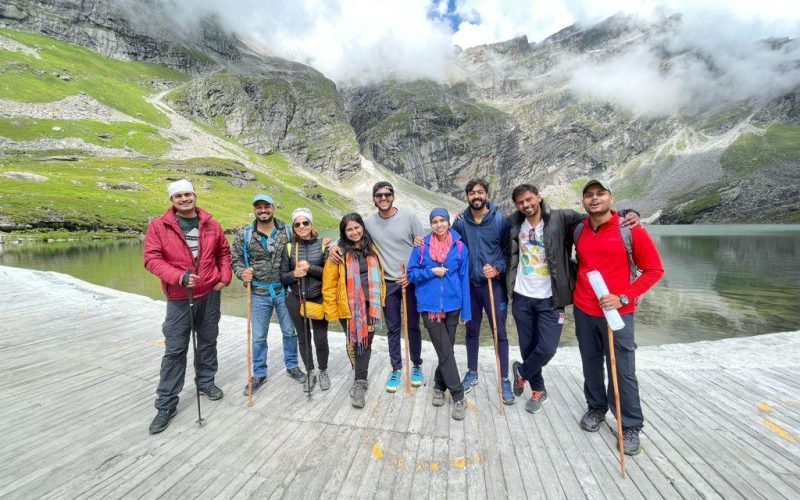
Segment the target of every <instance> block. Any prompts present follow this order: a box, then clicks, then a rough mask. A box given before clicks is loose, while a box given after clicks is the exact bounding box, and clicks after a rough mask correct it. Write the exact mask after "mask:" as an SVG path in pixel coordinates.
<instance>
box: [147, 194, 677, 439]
mask: <svg viewBox="0 0 800 500" xmlns="http://www.w3.org/2000/svg"><path fill="white" fill-rule="evenodd" d="M168 193H169V196H170V201H171V203H172V206H171V207H170V208H169V209H168V210H167V211H166V212H165V213H164V214H163V215H162V216H160V217H157V218H155V219H153V221H151V223H150V225H149V227H148V231H147V235H146V237H145V250H144V254H145V257H144V260H145V267H146V268H147V269H148V270H149V271H151V272H152V273H154V274H155V275H157V276H158V277H159V278H161V281H162V288H163V289H164V292H165V294H166V295H167V298H168V305H167V317H166V320H165V321H164V324H163V333H164V336H165V338H166V342H165V345H166V349H165V353H164V357H163V359H162V366H161V379H160V382H159V387H158V390H157V395H158V397H157V399H156V404H155V406H156V409H157V410H158V412H157V414H156V417H155V419H154V420H153V422H152V423H151V426H150V432H151V433H157V432H161V431H163V430H164V429H165V428H166V427H167V426H168V425H169V421H170V419H171V418H172V417H173V416H174V415H175V412H176V408H177V402H178V394H179V393H180V390H181V389H182V387H183V379H184V374H185V367H186V356H187V351H188V342H189V334H190V329H191V326H190V321H189V319H188V317H189V314H192V312H190V307H189V304H188V301H187V293H188V290H193V292H194V305H193V308H192V309H193V310H194V311H193V314H194V321H193V324H194V326H195V330H196V332H197V336H198V343H197V353H196V366H195V368H196V372H197V385H198V391H199V393H200V394H202V395H205V396H207V397H208V398H209V399H212V400H214V399H220V398H221V397H222V396H223V393H222V390H221V389H220V388H218V387H217V386H216V385H215V384H214V375H215V373H216V369H217V363H216V337H217V334H218V327H217V324H218V321H219V315H220V310H219V291H220V290H221V289H222V288H223V287H224V286H227V285H228V284H229V283H230V281H231V279H232V276H234V275H235V276H236V277H237V278H239V279H240V280H242V281H243V282H244V283H246V284H247V285H248V287H250V288H251V290H252V294H251V297H252V299H251V308H250V316H251V318H252V326H253V339H252V381H251V382H250V383H249V384H248V385H247V386H245V388H244V393H245V394H246V395H247V394H252V393H253V392H255V391H257V390H259V389H260V388H261V387H263V385H264V383H265V382H266V380H267V329H268V325H269V320H270V318H271V316H272V312H273V310H274V311H275V312H276V313H277V317H278V322H279V324H280V328H281V331H282V333H283V358H284V365H285V367H286V370H287V373H288V374H289V375H290V376H291V377H292V378H293V379H295V380H297V381H298V382H301V383H304V387H305V390H306V391H312V390H313V389H314V388H315V387H316V385H317V384H319V388H320V389H321V390H323V391H324V390H328V389H329V388H330V387H331V382H330V376H329V375H328V372H327V367H328V358H329V347H328V340H327V337H328V323H329V322H330V321H336V320H338V321H339V322H340V324H341V327H342V329H343V331H344V335H345V338H346V340H347V355H348V358H349V359H350V362H351V366H352V368H353V384H352V386H351V389H350V398H351V403H352V405H353V406H354V407H356V408H363V407H364V406H365V398H366V392H367V389H368V375H369V361H370V355H371V350H372V349H371V348H372V342H373V337H374V335H375V332H376V331H378V330H380V329H382V327H383V325H384V324H385V327H386V332H387V340H388V346H389V358H390V363H391V370H390V372H389V374H388V377H387V379H386V383H385V386H384V388H385V390H386V391H388V392H396V391H397V390H398V388H399V387H400V384H401V381H402V369H403V356H402V349H401V337H402V335H401V330H402V326H403V322H402V316H403V315H402V308H403V302H404V301H405V306H406V308H407V315H406V328H407V332H408V344H409V345H408V353H407V355H408V357H409V358H410V362H411V363H410V364H411V365H412V366H410V367H409V368H410V372H411V373H410V384H411V385H412V386H414V387H419V386H421V385H423V383H424V380H425V376H424V372H423V368H422V365H423V360H422V335H421V332H420V328H419V318H420V315H421V316H422V321H423V324H424V326H425V328H426V330H427V331H428V333H429V336H430V340H431V343H432V345H433V347H434V349H435V351H436V354H437V358H438V362H437V366H436V369H435V372H434V378H433V399H432V402H433V405H435V406H443V405H444V404H446V396H445V394H446V393H447V392H449V394H450V399H451V400H452V402H453V405H452V406H453V408H452V417H453V418H454V419H456V420H462V419H464V417H465V413H466V404H465V400H464V395H465V394H466V393H468V392H469V391H470V390H471V389H472V388H473V387H474V386H475V385H476V384H477V383H478V381H479V376H478V350H479V345H480V329H481V323H482V318H483V313H484V312H485V313H486V315H487V316H488V317H489V318H491V319H493V320H494V324H495V325H496V328H495V329H494V330H493V332H494V333H493V334H494V335H495V336H496V338H495V341H496V344H495V345H496V346H497V357H498V361H499V362H498V367H497V368H498V370H499V374H500V377H499V378H500V379H501V382H500V385H501V396H502V397H501V399H502V401H503V403H505V404H509V405H510V404H514V402H515V399H516V397H519V396H522V394H523V392H524V390H525V387H526V385H527V386H529V387H530V393H531V396H530V399H529V400H528V401H527V403H526V409H527V410H528V411H529V412H531V413H537V412H539V411H540V410H541V408H542V405H543V404H544V403H546V402H547V400H548V396H547V389H546V387H545V383H544V379H543V376H542V368H543V367H544V366H545V365H546V364H547V363H548V362H549V361H550V359H551V358H552V357H553V356H554V354H555V352H556V348H557V346H558V343H559V340H560V337H561V330H562V327H563V324H564V322H565V313H564V307H565V306H566V305H568V304H571V303H573V302H574V304H575V307H574V311H575V312H574V315H575V322H576V331H577V336H578V341H579V346H580V353H581V358H582V360H583V372H584V393H585V397H586V402H587V411H586V413H585V414H584V416H583V418H582V419H581V422H580V425H581V427H582V428H583V429H584V430H587V431H597V430H598V429H599V427H600V424H601V423H602V422H603V420H604V419H605V414H606V412H607V411H608V409H609V403H610V402H611V403H613V397H614V395H613V392H611V391H610V389H607V388H606V384H605V381H604V374H603V363H604V362H605V363H606V364H607V363H608V357H607V356H606V353H607V351H608V341H607V337H605V333H606V320H605V318H604V311H608V310H619V313H620V314H621V315H622V318H623V320H624V322H625V328H624V329H622V330H620V331H618V332H617V333H616V335H615V336H614V345H615V346H616V348H617V355H616V360H617V371H618V373H619V386H620V401H621V403H622V410H621V413H622V415H621V418H622V424H623V429H624V430H623V435H624V438H625V440H624V448H625V452H626V453H629V454H635V453H638V450H639V437H638V436H639V431H640V430H641V428H642V425H643V417H642V414H641V406H640V404H639V395H638V385H637V380H636V374H635V360H634V349H635V347H636V345H635V342H634V340H633V313H634V310H635V303H636V299H637V297H639V296H640V295H641V294H643V293H644V292H645V291H646V290H647V289H649V288H650V287H651V286H653V284H655V282H656V281H658V279H660V277H661V276H662V275H663V267H662V265H661V261H660V258H659V256H658V252H657V251H656V249H655V245H654V244H653V242H652V240H651V239H650V237H649V235H648V234H647V232H646V231H645V230H644V229H643V228H642V227H641V226H640V225H638V214H636V213H635V212H633V211H628V214H627V216H626V217H625V218H624V219H623V218H622V217H621V215H620V214H618V213H617V212H616V211H615V210H613V209H612V204H613V195H612V193H611V190H610V189H609V188H608V186H607V185H605V184H604V183H602V182H600V181H597V180H592V181H589V182H588V183H587V184H586V185H585V187H584V189H583V208H584V209H585V211H586V214H579V213H578V212H575V211H573V210H558V209H551V208H550V207H549V206H548V205H546V204H545V202H544V200H543V198H542V196H541V195H540V194H539V192H538V190H537V188H536V187H535V186H533V185H530V184H521V185H519V186H517V187H516V188H515V189H514V190H513V192H512V193H511V198H512V200H513V203H514V206H515V208H516V210H515V212H514V213H513V214H512V215H511V216H509V217H506V216H505V215H504V214H503V213H502V212H501V211H500V210H499V209H498V207H497V205H496V204H495V203H494V202H492V201H490V200H489V198H490V191H489V183H488V182H487V181H485V180H483V179H474V180H471V181H470V182H469V183H468V184H467V185H466V188H465V193H466V199H467V203H468V207H467V209H465V210H464V211H463V212H461V213H459V214H456V218H455V222H454V223H453V225H452V227H451V217H450V214H449V213H448V212H447V210H445V209H444V208H440V207H439V208H435V209H433V210H432V211H431V212H430V215H429V223H430V227H431V231H430V233H428V234H427V235H425V234H424V231H423V227H422V224H421V222H420V221H419V219H418V218H417V216H416V215H415V214H414V213H413V212H411V211H409V210H405V209H402V208H399V207H396V206H395V205H394V201H395V191H394V187H393V186H392V185H391V184H390V183H389V182H385V181H382V182H378V183H376V184H375V185H374V186H373V189H372V196H373V202H374V204H375V207H376V208H377V212H376V213H374V214H373V215H371V216H370V217H367V218H366V219H363V218H362V217H361V216H360V215H359V214H357V213H351V214H347V215H345V216H344V217H343V218H342V220H341V222H340V224H339V239H338V241H337V242H332V241H331V240H329V239H328V238H321V237H320V236H319V234H318V233H317V231H316V230H315V228H314V225H313V214H312V213H311V211H310V210H309V209H307V208H297V209H295V210H294V211H293V212H292V215H291V223H290V224H285V223H284V222H282V221H281V220H279V219H277V218H276V217H275V204H274V202H273V200H272V198H271V197H270V196H268V195H265V194H259V195H257V196H256V197H255V198H254V200H253V213H254V216H255V218H254V221H253V222H252V223H251V224H248V225H247V226H246V227H244V228H243V229H241V230H240V231H239V232H238V233H237V235H236V237H235V239H234V241H233V245H232V251H231V250H230V249H229V247H228V244H227V241H226V240H225V238H224V235H223V234H222V230H221V228H220V227H219V224H218V223H217V222H216V221H214V220H213V219H212V218H211V216H210V215H209V214H208V213H206V212H204V211H203V210H201V209H200V208H198V207H197V206H196V194H195V192H194V189H193V187H192V186H191V184H190V183H189V181H187V180H180V181H176V182H173V183H172V184H170V185H169V187H168ZM584 228H585V230H584ZM573 248H575V250H576V255H577V263H576V262H575V259H573ZM633 267H635V268H636V271H637V273H636V275H635V276H634V274H633V273H632V271H633ZM592 270H598V271H600V273H601V274H602V276H603V277H604V279H605V281H606V283H607V285H608V289H609V290H610V293H608V294H605V295H602V296H600V297H599V298H598V297H597V296H596V295H595V292H594V291H593V290H592V288H591V285H590V283H589V281H588V278H587V277H586V275H587V273H588V272H589V271H592ZM509 300H510V301H511V305H512V307H511V309H512V315H513V317H514V321H515V323H516V327H517V331H518V333H519V345H520V351H521V355H522V360H521V361H514V362H513V363H512V364H511V366H509V349H508V336H507V333H506V315H507V310H508V304H509ZM459 324H462V325H465V326H466V335H465V337H466V347H467V370H466V372H465V374H464V377H463V379H462V378H461V376H460V373H459V369H458V365H457V362H456V359H455V356H454V353H453V346H454V344H455V341H456V330H457V327H458V325H459ZM298 340H299V347H300V349H299V351H300V357H301V359H302V361H303V364H304V366H305V369H306V373H304V372H303V371H302V370H301V369H300V368H299V366H298V362H297V352H298ZM312 344H313V346H314V349H313V351H314V352H313V353H312V349H311V345H312ZM314 353H315V354H316V363H315V361H314V355H313V354H314ZM509 369H510V372H511V378H513V382H512V380H511V378H509ZM608 369H609V370H610V367H608Z"/></svg>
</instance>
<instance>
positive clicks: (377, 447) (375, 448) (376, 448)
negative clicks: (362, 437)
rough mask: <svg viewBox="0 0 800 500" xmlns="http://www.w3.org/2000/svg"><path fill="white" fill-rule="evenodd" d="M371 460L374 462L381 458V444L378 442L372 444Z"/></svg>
mask: <svg viewBox="0 0 800 500" xmlns="http://www.w3.org/2000/svg"><path fill="white" fill-rule="evenodd" d="M372 458H374V459H375V460H380V459H381V458H383V447H382V446H381V443H380V442H378V441H375V442H374V443H372Z"/></svg>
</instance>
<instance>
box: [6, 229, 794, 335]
mask: <svg viewBox="0 0 800 500" xmlns="http://www.w3.org/2000/svg"><path fill="white" fill-rule="evenodd" d="M647 229H648V231H649V232H650V234H651V235H652V236H653V240H654V241H655V243H656V246H657V247H658V249H659V251H660V253H661V257H662V259H663V261H664V267H665V270H666V273H665V275H664V278H663V279H662V280H661V281H660V282H659V283H658V284H657V285H656V286H655V287H654V288H653V289H651V290H650V291H649V292H648V293H647V294H646V295H645V297H644V301H643V302H642V304H641V305H640V306H639V308H638V310H637V313H636V339H637V342H638V343H639V345H657V344H666V343H676V342H691V341H696V340H716V339H722V338H727V337H740V336H748V335H758V334H763V333H772V332H781V331H789V330H798V329H800V259H798V258H797V256H796V252H797V249H798V248H800V225H717V226H708V225H705V226H700V225H697V226H647ZM0 264H2V265H6V266H16V267H26V268H30V269H42V270H49V271H57V272H61V273H66V274H70V275H72V276H75V277H77V278H80V279H82V280H85V281H89V282H91V283H96V284H99V285H103V286H107V287H110V288H115V289H118V290H123V291H126V292H132V293H136V294H140V295H146V296H148V297H151V298H157V299H161V298H163V296H162V294H161V288H160V285H159V281H158V280H157V279H156V278H155V277H154V276H152V275H151V274H150V273H148V272H147V271H146V270H145V269H144V267H143V265H142V244H141V242H140V241H138V240H121V241H82V242H52V243H32V244H21V245H20V244H15V243H8V242H6V243H5V244H3V245H0ZM244 304H245V294H244V288H243V287H242V286H241V282H239V281H238V280H236V279H235V278H234V281H233V283H232V284H231V286H229V287H228V288H226V289H225V290H224V292H223V305H222V307H223V312H224V313H225V314H232V315H237V316H244V315H245V305H244ZM567 318H568V321H567V324H566V327H565V328H564V334H563V335H562V341H561V344H562V345H575V344H576V341H575V334H574V328H573V321H572V313H571V311H568V314H567ZM484 321H486V320H484ZM508 327H509V336H510V338H511V339H510V340H511V341H512V343H514V344H516V332H515V331H514V327H513V319H512V318H511V315H510V314H509V320H508ZM337 328H338V325H337ZM462 332H463V328H459V335H458V337H459V341H460V342H463V333H462ZM424 336H425V337H427V335H426V334H425V335H424ZM484 337H485V338H484V339H483V340H484V344H491V343H492V342H491V333H490V331H489V329H488V328H485V335H484Z"/></svg>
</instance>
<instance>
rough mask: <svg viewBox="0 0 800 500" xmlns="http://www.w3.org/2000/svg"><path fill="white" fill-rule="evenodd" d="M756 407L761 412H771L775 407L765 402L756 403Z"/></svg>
mask: <svg viewBox="0 0 800 500" xmlns="http://www.w3.org/2000/svg"><path fill="white" fill-rule="evenodd" d="M756 408H758V411H760V412H763V413H772V412H773V411H775V409H774V408H773V407H771V406H770V405H768V404H767V403H758V404H757V405H756Z"/></svg>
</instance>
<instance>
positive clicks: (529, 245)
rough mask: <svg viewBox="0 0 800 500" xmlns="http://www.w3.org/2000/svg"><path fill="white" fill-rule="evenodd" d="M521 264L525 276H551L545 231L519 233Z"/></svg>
mask: <svg viewBox="0 0 800 500" xmlns="http://www.w3.org/2000/svg"><path fill="white" fill-rule="evenodd" d="M528 227H530V226H528ZM537 229H539V228H538V227H537ZM532 233H533V234H532ZM531 236H533V238H532V239H531ZM519 262H520V265H521V268H522V275H523V276H526V277H527V276H534V275H535V276H543V277H545V276H550V269H549V268H548V267H547V256H546V255H545V253H544V231H541V232H538V231H530V230H528V231H521V232H520V233H519Z"/></svg>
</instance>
